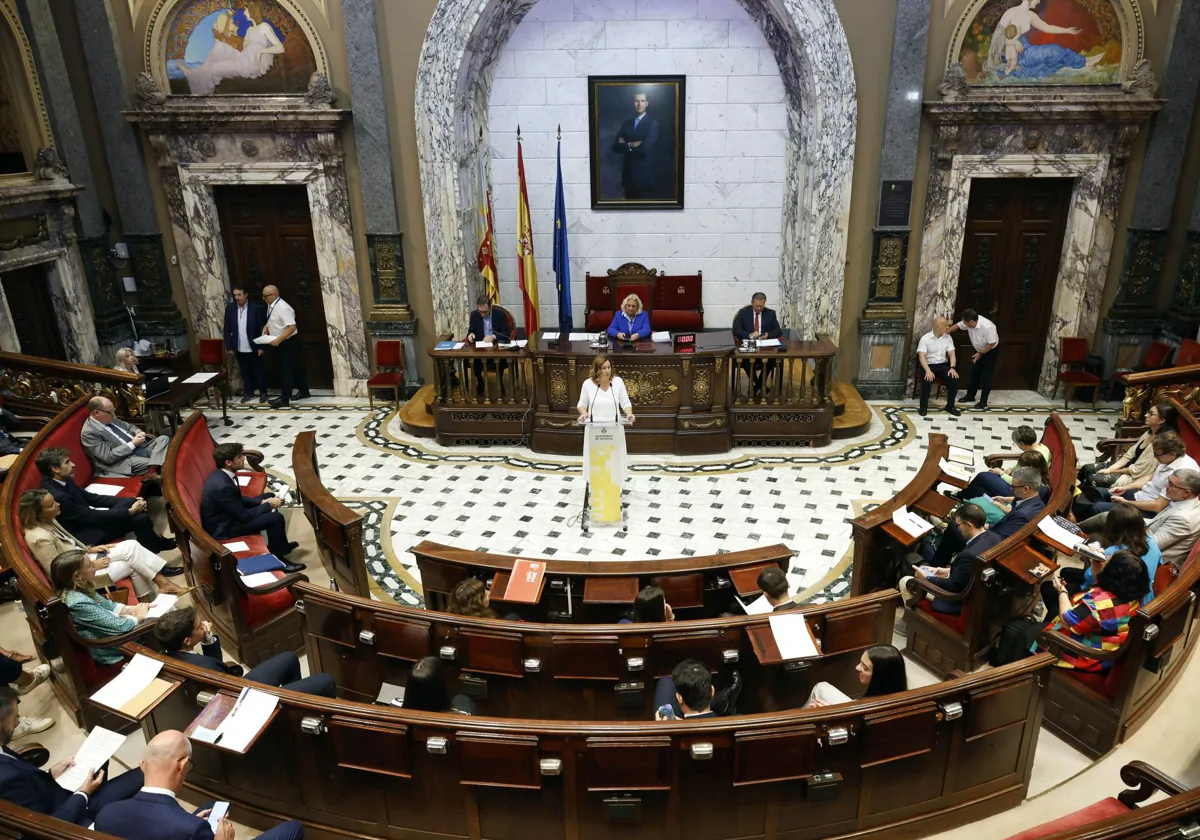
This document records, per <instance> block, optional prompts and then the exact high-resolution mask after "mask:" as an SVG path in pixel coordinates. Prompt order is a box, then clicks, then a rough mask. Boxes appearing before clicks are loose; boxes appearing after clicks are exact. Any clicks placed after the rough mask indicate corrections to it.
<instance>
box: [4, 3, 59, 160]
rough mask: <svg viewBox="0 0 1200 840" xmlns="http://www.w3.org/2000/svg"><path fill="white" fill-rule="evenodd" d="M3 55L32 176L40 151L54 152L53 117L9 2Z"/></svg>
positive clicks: (5, 10) (17, 17)
mask: <svg viewBox="0 0 1200 840" xmlns="http://www.w3.org/2000/svg"><path fill="white" fill-rule="evenodd" d="M0 54H7V55H8V56H9V61H6V62H4V64H3V65H0V66H2V67H3V69H4V70H6V71H7V73H8V75H9V84H10V85H12V86H13V89H12V91H10V95H11V96H12V99H13V104H14V105H15V108H16V112H17V118H18V119H19V120H20V122H21V123H23V124H24V128H21V126H18V129H19V130H21V131H22V134H23V136H22V138H21V139H22V144H23V145H26V144H27V145H28V146H29V149H28V150H27V151H28V157H29V161H28V166H29V174H30V175H32V174H33V172H34V170H35V169H36V168H37V160H36V157H37V153H38V150H39V149H43V148H51V149H53V148H54V135H53V133H52V132H51V130H50V114H49V113H48V112H47V110H46V99H45V97H44V96H43V95H42V85H41V82H40V81H39V79H38V74H37V69H36V66H35V64H34V60H33V49H32V48H31V47H30V45H29V38H28V37H27V36H26V34H25V30H24V28H22V26H21V19H20V16H19V15H18V14H17V9H16V6H15V5H14V4H12V3H10V2H8V0H0Z"/></svg>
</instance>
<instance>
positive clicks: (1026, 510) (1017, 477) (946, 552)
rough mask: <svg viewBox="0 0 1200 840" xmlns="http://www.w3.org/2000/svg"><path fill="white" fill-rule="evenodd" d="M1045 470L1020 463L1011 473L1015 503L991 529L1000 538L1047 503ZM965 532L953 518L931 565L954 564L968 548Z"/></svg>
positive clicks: (925, 545) (1036, 513) (1032, 516)
mask: <svg viewBox="0 0 1200 840" xmlns="http://www.w3.org/2000/svg"><path fill="white" fill-rule="evenodd" d="M1041 488H1042V474H1041V473H1040V472H1038V470H1037V469H1036V468H1035V467H1017V468H1016V469H1015V470H1013V474H1012V491H1013V506H1012V510H1010V511H1009V512H1008V513H1006V514H1005V515H1004V517H1003V518H1002V519H1001V520H1000V521H999V522H997V523H996V524H995V525H993V526H992V527H991V528H989V529H988V530H989V531H990V532H991V533H992V534H994V535H995V536H996V538H997V540H1002V539H1004V538H1005V537H1011V536H1012V535H1013V534H1015V533H1017V531H1020V530H1021V529H1022V528H1024V527H1025V526H1026V525H1028V524H1029V522H1030V520H1032V519H1033V518H1034V517H1035V516H1037V515H1038V514H1039V513H1041V512H1042V511H1043V510H1044V509H1045V507H1046V503H1045V502H1044V501H1042V497H1041V493H1040V491H1041ZM966 545H967V540H966V535H965V534H964V533H963V532H962V531H960V530H959V528H958V526H957V525H956V524H955V523H953V522H951V523H950V526H949V527H948V528H947V529H946V531H945V533H943V534H942V538H941V540H939V541H938V545H937V548H936V549H934V550H933V556H932V557H931V558H930V559H929V565H930V566H937V567H946V566H949V565H950V564H951V561H952V559H953V557H954V555H955V554H958V553H959V552H960V551H962V550H963V549H964V548H966ZM922 549H923V550H927V549H928V543H923V544H922Z"/></svg>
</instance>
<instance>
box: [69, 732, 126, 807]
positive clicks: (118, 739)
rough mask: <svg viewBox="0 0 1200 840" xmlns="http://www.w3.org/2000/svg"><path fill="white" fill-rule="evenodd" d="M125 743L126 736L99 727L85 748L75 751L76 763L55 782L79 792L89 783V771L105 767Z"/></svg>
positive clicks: (84, 743)
mask: <svg viewBox="0 0 1200 840" xmlns="http://www.w3.org/2000/svg"><path fill="white" fill-rule="evenodd" d="M124 743H125V736H124V735H122V734H120V733H119V732H113V731H111V730H108V729H105V728H104V727H103V726H97V727H96V728H95V729H93V730H92V733H91V734H90V735H88V736H87V740H86V741H84V742H83V746H81V747H80V748H79V749H78V750H76V751H75V763H74V764H72V765H71V766H70V767H69V768H67V770H66V772H64V773H63V774H62V775H61V776H59V777H58V778H57V779H55V781H56V782H58V784H59V785H60V786H61V787H62V788H64V789H66V790H69V791H76V790H79V788H81V787H82V786H83V783H84V782H86V781H87V773H88V771H89V770H91V771H96V770H99V769H100V768H101V767H103V766H104V765H105V764H106V763H107V762H108V760H109V759H110V758H112V757H113V753H115V752H116V751H117V750H119V749H120V748H121V745H122V744H124Z"/></svg>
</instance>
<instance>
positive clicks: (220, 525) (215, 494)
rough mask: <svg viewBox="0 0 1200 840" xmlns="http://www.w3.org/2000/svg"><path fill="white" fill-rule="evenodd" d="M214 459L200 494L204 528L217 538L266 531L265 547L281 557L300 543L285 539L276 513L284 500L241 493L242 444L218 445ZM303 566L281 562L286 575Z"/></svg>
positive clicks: (280, 515)
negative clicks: (214, 467)
mask: <svg viewBox="0 0 1200 840" xmlns="http://www.w3.org/2000/svg"><path fill="white" fill-rule="evenodd" d="M213 460H214V461H215V462H216V465H217V468H216V469H215V470H213V471H212V472H210V473H209V474H208V477H207V478H205V479H204V492H203V495H202V496H201V497H200V522H201V524H202V525H203V526H204V530H205V531H208V533H210V534H212V535H213V536H214V537H216V538H217V539H218V540H228V539H232V538H233V537H245V536H248V535H250V534H257V533H258V532H259V531H266V532H267V550H268V551H269V552H271V553H272V554H274V555H275V556H276V557H278V558H279V559H280V560H283V558H284V557H286V556H287V555H289V554H291V553H292V552H293V551H295V550H296V549H297V548H299V546H300V544H299V543H295V542H288V538H287V522H285V521H284V518H283V514H282V513H280V512H279V507H280V505H282V504H283V500H281V499H277V498H275V494H274V493H263V494H262V495H261V496H243V495H242V488H241V487H240V486H239V485H238V481H237V471H238V470H240V469H245V467H246V456H245V455H243V454H242V445H241V444H240V443H219V444H217V445H216V446H214V447H213ZM303 568H304V564H303V563H288V562H287V561H284V562H283V570H284V571H285V572H287V573H289V574H290V573H292V572H298V571H300V570H302V569H303Z"/></svg>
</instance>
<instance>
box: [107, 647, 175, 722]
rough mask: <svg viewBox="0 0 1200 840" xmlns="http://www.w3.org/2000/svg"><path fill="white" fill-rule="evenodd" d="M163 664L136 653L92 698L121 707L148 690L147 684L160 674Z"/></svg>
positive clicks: (108, 705) (111, 705)
mask: <svg viewBox="0 0 1200 840" xmlns="http://www.w3.org/2000/svg"><path fill="white" fill-rule="evenodd" d="M162 666H163V664H162V663H161V662H159V661H158V660H156V659H151V658H150V657H148V656H142V655H141V654H140V653H138V654H134V657H133V659H131V660H130V662H129V664H128V665H126V666H125V668H124V670H122V671H121V673H119V674H117V675H116V676H115V677H113V678H112V679H111V680H109V681H108V683H106V684H105V685H104V687H103V688H101V689H100V690H99V691H97V692H96V693H95V694H93V695H92V700H93V701H95V702H96V703H99V704H100V705H101V706H107V707H108V708H110V709H119V708H121V707H122V706H124V705H125V704H126V703H128V702H129V701H130V700H132V699H133V698H134V697H137V696H138V694H140V693H141V692H143V691H145V690H146V686H148V685H150V683H151V681H152V680H153V679H154V678H155V677H157V676H158V672H159V671H161V670H162Z"/></svg>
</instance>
